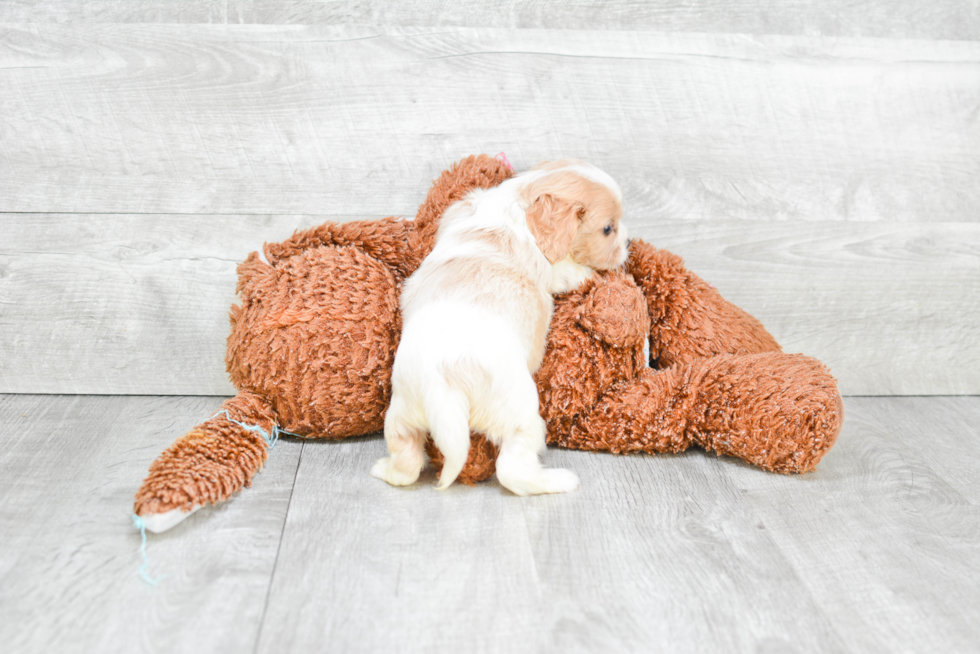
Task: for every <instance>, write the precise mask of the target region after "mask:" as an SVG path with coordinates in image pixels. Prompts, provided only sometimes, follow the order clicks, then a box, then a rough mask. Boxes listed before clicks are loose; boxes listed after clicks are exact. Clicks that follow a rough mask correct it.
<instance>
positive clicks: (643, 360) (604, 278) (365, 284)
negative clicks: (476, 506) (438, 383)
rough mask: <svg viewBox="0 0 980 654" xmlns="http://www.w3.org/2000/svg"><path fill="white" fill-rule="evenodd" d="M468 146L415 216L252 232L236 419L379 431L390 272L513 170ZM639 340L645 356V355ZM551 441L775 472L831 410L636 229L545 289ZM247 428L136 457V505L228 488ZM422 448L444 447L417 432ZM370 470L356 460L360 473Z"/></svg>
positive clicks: (342, 433)
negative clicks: (737, 462) (256, 242)
mask: <svg viewBox="0 0 980 654" xmlns="http://www.w3.org/2000/svg"><path fill="white" fill-rule="evenodd" d="M511 174H512V173H511V171H510V170H509V169H508V168H507V167H506V166H505V165H504V164H503V163H501V162H499V161H497V160H495V159H492V158H490V157H487V156H478V157H469V158H467V159H464V160H463V161H461V162H459V163H458V164H456V165H454V166H453V167H452V168H451V169H450V170H448V171H446V172H444V173H443V174H442V175H441V176H440V177H439V178H438V179H437V180H435V182H434V183H433V185H432V188H431V189H430V190H429V194H428V196H427V198H426V199H425V202H423V203H422V205H421V207H420V208H419V211H418V215H417V216H416V218H415V220H400V219H397V218H385V219H383V220H368V221H353V222H348V223H327V224H324V225H321V226H319V227H316V228H313V229H309V230H304V231H300V232H297V233H296V234H294V235H293V236H292V237H291V238H289V239H287V240H286V241H284V242H282V243H274V244H266V245H265V247H264V252H265V255H266V259H267V260H268V262H269V263H265V262H264V261H262V260H261V259H260V258H259V256H258V254H256V253H253V254H252V255H251V256H249V257H248V259H247V260H246V261H245V262H244V263H242V264H241V266H239V269H238V273H239V283H238V292H239V294H240V296H241V304H240V305H238V306H235V307H232V310H231V327H232V328H231V334H230V335H229V337H228V350H227V356H226V364H227V368H228V372H229V375H230V376H231V379H232V381H233V382H234V384H235V385H236V386H237V387H238V389H239V394H238V395H237V396H236V397H234V398H232V399H230V400H228V401H227V402H225V404H224V405H223V408H224V409H226V410H227V411H228V415H229V416H231V418H232V419H233V420H237V421H239V422H242V423H243V424H247V425H255V426H258V427H261V428H262V429H264V430H266V431H267V432H271V429H272V426H273V425H275V424H278V425H280V426H281V427H282V428H283V429H285V430H286V431H289V432H292V433H294V434H296V435H300V436H302V437H306V438H319V439H336V438H345V437H349V436H358V435H364V434H368V433H372V432H377V431H379V430H381V429H382V427H383V424H384V414H385V410H386V408H387V406H388V401H389V398H390V396H391V365H392V362H393V359H394V354H395V351H396V349H397V347H398V340H399V337H400V332H401V315H400V308H399V295H400V292H401V286H402V283H403V282H404V280H405V279H406V278H407V277H408V276H409V275H411V274H412V272H414V271H415V269H416V268H417V267H418V265H419V264H420V263H421V261H422V259H423V258H424V257H425V256H426V255H427V254H428V252H429V251H430V250H431V248H432V246H433V243H434V239H435V234H436V230H437V229H438V223H439V219H440V217H441V216H442V213H443V211H445V209H446V208H447V207H448V206H449V205H450V204H452V203H453V202H455V201H456V200H459V199H461V198H462V197H463V196H464V195H466V193H468V192H469V191H471V190H473V189H476V188H488V187H491V186H494V185H496V184H499V183H500V182H501V181H503V180H505V179H507V178H508V177H510V176H511ZM647 344H649V352H650V357H649V359H648V357H647V356H646V355H645V353H644V350H645V346H646V345H647ZM535 382H536V383H537V386H538V392H539V401H540V409H541V415H542V417H544V419H545V421H546V424H547V428H548V434H547V438H548V442H549V443H550V444H552V445H558V446H561V447H569V448H576V449H584V450H605V451H609V452H617V453H629V452H645V453H649V454H656V453H669V452H680V451H682V450H685V449H687V448H689V447H691V446H699V447H701V448H703V449H705V450H707V451H709V452H715V453H717V454H719V455H726V456H733V457H738V458H741V459H743V460H745V461H749V462H751V463H753V464H755V465H757V466H760V467H762V468H764V469H766V470H771V471H775V472H806V471H809V470H812V469H813V468H814V467H815V466H816V465H817V463H818V462H819V461H820V460H821V458H822V457H823V456H824V455H825V454H826V452H827V451H828V450H829V449H830V448H831V447H832V446H833V444H834V442H835V440H836V438H837V435H838V434H839V432H840V429H841V425H842V423H843V418H844V413H843V404H842V402H841V398H840V394H839V393H838V391H837V385H836V382H835V381H834V379H833V377H831V376H830V373H829V372H828V371H827V369H826V368H825V367H824V366H823V365H822V364H820V362H819V361H816V360H815V359H812V358H809V357H804V356H801V355H791V354H784V353H782V352H781V351H780V347H779V344H778V343H776V341H775V339H774V338H773V337H772V336H771V335H770V334H769V333H768V332H767V331H766V330H765V328H763V327H762V325H761V324H760V323H759V321H758V320H756V319H755V318H753V317H752V316H750V315H749V314H747V313H745V312H744V311H742V310H741V309H739V308H738V307H736V306H734V305H732V304H731V303H729V302H728V301H726V300H725V299H724V298H722V297H721V295H720V294H719V293H718V292H717V291H716V290H715V289H714V288H713V287H712V286H711V285H710V284H708V283H706V282H704V281H703V280H701V279H700V278H699V277H698V276H697V275H695V274H693V273H691V272H690V271H688V270H687V269H686V268H685V267H684V265H683V261H682V260H681V259H680V257H677V256H676V255H674V254H671V253H670V252H666V251H664V250H658V249H656V248H654V247H652V246H650V245H648V244H647V243H644V242H643V241H641V240H639V239H635V240H634V241H633V244H632V246H631V248H630V258H629V260H628V261H627V263H626V265H625V266H624V268H623V269H622V270H617V271H611V272H607V273H603V274H600V275H596V276H594V277H593V278H592V279H590V280H588V281H587V282H586V283H585V284H583V285H582V287H580V288H579V289H576V290H575V291H572V292H570V293H566V294H563V295H561V296H558V297H556V299H555V313H554V317H553V319H552V322H551V328H550V331H549V334H548V347H547V350H546V352H545V356H544V361H543V363H542V365H541V368H540V369H539V370H538V372H537V373H536V375H535ZM266 449H267V446H266V443H265V440H264V439H263V438H262V437H261V435H259V434H257V433H255V432H253V431H249V430H248V429H245V428H243V427H241V426H240V425H237V424H236V423H235V422H233V421H232V420H229V419H228V418H226V417H225V416H224V415H216V416H214V417H212V418H211V419H209V420H206V421H205V422H203V423H201V424H200V425H198V426H197V427H196V428H195V429H193V430H192V431H191V432H190V433H188V434H186V435H185V436H182V437H181V438H179V439H178V440H177V441H176V442H175V443H174V444H173V445H172V446H171V447H170V448H168V449H167V450H166V451H165V452H164V453H163V454H161V455H160V457H159V458H158V459H157V460H156V461H155V462H154V463H153V464H152V466H151V467H150V472H149V476H148V477H147V478H146V480H145V481H144V483H143V485H142V487H141V488H140V490H139V492H138V493H137V495H136V502H135V510H136V513H137V514H138V515H141V516H143V515H147V514H149V513H160V512H164V511H167V510H170V509H173V508H182V509H185V510H190V509H191V508H192V507H193V506H195V505H200V504H205V503H214V502H218V501H221V500H224V499H226V498H227V497H228V496H229V495H231V494H232V493H234V492H235V491H237V490H239V489H241V488H243V487H245V486H248V485H249V483H250V481H251V479H252V476H253V475H254V474H255V473H256V472H257V471H258V470H259V469H260V468H261V466H262V463H263V462H264V461H265V457H266ZM427 451H428V453H429V456H430V459H431V461H430V462H431V463H432V465H433V466H434V467H436V468H437V469H438V468H439V467H440V466H441V462H442V457H441V455H440V453H439V452H438V450H436V448H435V447H434V446H433V445H432V443H431V442H430V443H429V444H428V446H427ZM496 454H497V452H496V449H495V448H494V447H493V445H491V444H490V443H489V442H488V441H487V439H486V438H485V437H484V436H482V435H480V434H471V447H470V456H469V459H468V460H467V464H466V467H465V468H464V470H463V472H462V474H461V475H460V477H459V479H460V480H461V481H463V482H464V483H468V484H472V483H474V482H476V481H479V480H482V479H486V478H487V477H489V476H490V475H492V474H493V472H494V462H495V458H496ZM364 474H367V470H365V471H364Z"/></svg>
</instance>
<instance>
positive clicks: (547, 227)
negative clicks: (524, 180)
mask: <svg viewBox="0 0 980 654" xmlns="http://www.w3.org/2000/svg"><path fill="white" fill-rule="evenodd" d="M584 215H585V210H584V209H583V208H582V206H581V205H579V204H575V203H572V202H567V201H565V200H562V199H560V198H556V197H554V196H553V195H549V194H547V193H546V194H544V195H539V196H538V197H537V199H536V200H535V201H534V202H533V203H532V204H531V206H530V207H529V208H528V210H527V227H528V229H530V230H531V234H532V235H533V236H534V240H535V241H537V243H538V248H540V250H541V252H542V254H544V256H545V257H547V259H548V262H549V263H551V264H555V263H558V262H559V261H561V260H562V259H564V258H565V257H567V256H568V253H569V251H570V250H571V249H572V241H573V240H574V239H575V232H576V231H577V230H578V225H579V223H580V222H582V216H584Z"/></svg>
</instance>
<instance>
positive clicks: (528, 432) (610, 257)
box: [371, 160, 627, 495]
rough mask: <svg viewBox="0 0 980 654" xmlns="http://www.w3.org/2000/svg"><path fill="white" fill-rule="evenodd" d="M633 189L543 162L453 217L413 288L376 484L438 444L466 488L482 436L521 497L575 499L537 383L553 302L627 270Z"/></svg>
mask: <svg viewBox="0 0 980 654" xmlns="http://www.w3.org/2000/svg"><path fill="white" fill-rule="evenodd" d="M621 202H622V192H621V191H620V189H619V186H618V185H617V184H616V183H615V182H614V181H613V180H612V178H611V177H609V175H607V174H606V173H604V172H602V171H601V170H599V169H598V168H596V167H594V166H591V165H588V164H585V163H582V162H578V161H572V160H565V161H558V162H552V163H548V164H543V165H541V166H538V167H536V168H534V169H532V170H530V171H528V172H525V173H522V174H520V175H517V176H515V177H512V178H511V179H509V180H507V181H505V182H503V183H502V184H500V185H499V186H497V187H495V188H492V189H489V190H479V191H473V192H471V193H469V194H468V195H467V196H466V197H465V198H464V199H463V200H462V201H460V202H457V203H455V204H453V205H452V206H451V207H449V209H447V210H446V212H445V214H444V215H443V218H442V222H441V223H440V225H439V232H438V234H437V235H436V244H435V247H434V248H433V250H432V252H431V253H430V254H429V256H428V257H426V259H425V260H424V261H423V262H422V264H421V266H419V268H418V270H417V271H416V272H415V273H414V274H413V275H412V276H411V277H409V278H408V280H406V282H405V286H404V289H403V292H402V298H401V303H402V318H403V327H402V337H401V343H400V344H399V346H398V350H397V352H396V353H395V361H394V365H393V370H392V379H391V383H392V398H391V405H390V406H389V408H388V412H387V414H386V416H385V426H384V433H385V441H386V443H387V446H388V453H389V456H387V457H384V458H382V459H380V460H379V461H378V462H377V463H376V464H375V465H374V467H373V468H372V470H371V474H372V475H374V476H375V477H378V478H380V479H384V480H385V481H387V482H389V483H391V484H394V485H398V486H402V485H407V484H411V483H414V482H415V481H416V480H417V479H418V476H419V472H420V471H421V470H422V468H423V466H424V464H425V453H424V443H425V438H426V434H427V433H428V434H431V435H432V439H433V441H434V442H435V444H436V446H437V447H438V448H439V450H440V451H441V452H442V454H443V456H444V457H445V463H444V465H443V468H442V473H441V476H440V479H439V483H438V485H437V488H438V489H440V490H441V489H444V488H447V487H448V486H449V485H450V484H452V483H453V481H455V479H456V477H457V476H458V475H459V472H460V471H461V470H462V468H463V465H464V464H465V463H466V457H467V454H468V452H469V447H470V430H471V429H472V430H474V431H477V432H482V433H484V434H486V436H487V437H488V438H489V439H490V441H491V442H492V443H493V444H494V445H496V446H497V448H498V452H499V453H498V456H497V479H498V480H499V481H500V483H501V484H502V485H503V486H504V487H505V488H507V489H509V490H510V491H512V492H514V493H516V494H517V495H529V494H536V493H560V492H566V491H571V490H575V488H577V487H578V478H577V477H576V476H575V474H574V473H572V472H570V471H568V470H557V469H545V468H543V467H542V465H541V463H540V461H539V459H538V455H539V453H540V452H541V451H542V450H543V449H544V447H545V423H544V421H543V420H542V418H541V416H540V414H539V413H538V390H537V387H536V385H535V383H534V379H533V377H532V375H533V374H534V372H535V371H537V369H538V368H539V367H540V366H541V360H542V358H543V356H544V349H545V342H546V337H547V333H548V325H549V323H550V322H551V314H552V310H553V303H552V297H551V294H552V293H560V292H564V291H567V290H571V289H572V288H575V287H577V286H578V285H579V284H581V283H582V282H583V281H585V279H587V278H588V277H589V276H591V275H592V273H593V271H594V270H603V269H609V268H615V267H617V266H620V265H622V264H623V263H624V262H625V260H626V254H627V253H626V247H627V235H626V229H625V227H623V226H621V225H620V217H621V215H622V209H621Z"/></svg>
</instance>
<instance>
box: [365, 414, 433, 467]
mask: <svg viewBox="0 0 980 654" xmlns="http://www.w3.org/2000/svg"><path fill="white" fill-rule="evenodd" d="M406 412H407V409H406V407H405V404H404V402H401V401H398V400H392V403H391V406H390V407H389V408H388V413H387V414H386V415H385V444H386V445H387V446H388V456H386V457H383V458H381V459H378V461H377V463H375V464H374V467H372V468H371V476H373V477H377V478H378V479H383V480H384V481H386V482H388V483H389V484H391V485H392V486H408V485H409V484H414V483H415V482H416V481H417V480H418V478H419V473H420V472H422V468H423V467H424V466H425V449H424V448H423V446H424V444H425V431H424V430H422V429H420V428H419V427H417V426H416V425H414V424H412V423H411V421H409V420H407V419H406Z"/></svg>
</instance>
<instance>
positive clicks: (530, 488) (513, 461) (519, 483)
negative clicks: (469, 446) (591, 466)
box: [497, 414, 578, 496]
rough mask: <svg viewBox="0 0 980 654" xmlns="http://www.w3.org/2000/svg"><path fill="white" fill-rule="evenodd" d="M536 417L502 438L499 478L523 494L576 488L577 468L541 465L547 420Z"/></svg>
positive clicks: (511, 488) (516, 493) (518, 493)
mask: <svg viewBox="0 0 980 654" xmlns="http://www.w3.org/2000/svg"><path fill="white" fill-rule="evenodd" d="M534 418H535V419H534V420H528V421H527V423H526V424H524V425H522V426H520V427H518V428H517V429H516V430H515V431H514V432H512V433H510V434H507V435H506V436H504V438H502V439H501V440H502V442H501V445H500V454H498V455H497V481H499V482H500V484H501V485H502V486H503V487H504V488H506V489H507V490H509V491H510V492H512V493H514V494H515V495H521V496H525V495H539V494H542V493H568V492H571V491H573V490H575V489H576V488H578V477H577V476H576V475H575V473H574V472H572V471H571V470H562V469H558V468H545V467H544V466H542V465H541V461H540V459H538V454H539V453H540V452H541V450H543V449H544V447H545V424H544V420H542V419H541V417H540V416H539V415H537V414H535V415H534Z"/></svg>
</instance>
